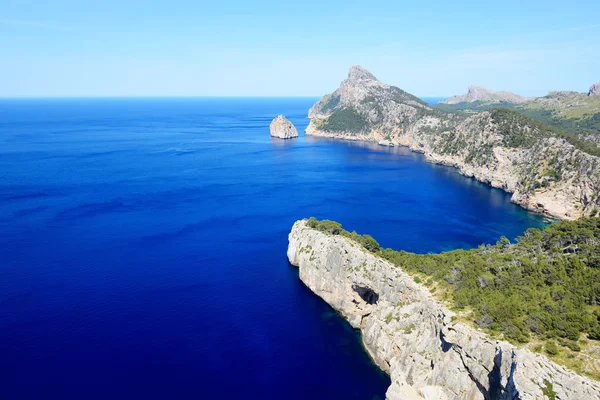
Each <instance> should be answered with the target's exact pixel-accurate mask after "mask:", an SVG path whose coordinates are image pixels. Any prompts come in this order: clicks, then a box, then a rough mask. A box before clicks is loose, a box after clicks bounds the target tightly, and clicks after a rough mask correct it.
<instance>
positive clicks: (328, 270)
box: [287, 221, 600, 400]
mask: <svg viewBox="0 0 600 400" xmlns="http://www.w3.org/2000/svg"><path fill="white" fill-rule="evenodd" d="M287 256H288V259H289V261H290V263H291V264H293V265H295V266H298V267H299V269H300V279H301V280H302V281H303V282H304V283H305V284H306V286H308V287H309V288H310V289H311V290H312V291H313V292H314V293H316V294H317V295H318V296H320V297H321V298H323V299H324V300H325V301H326V302H327V303H329V304H330V305H331V306H332V307H333V308H334V309H335V310H337V311H338V312H339V313H340V314H341V315H342V316H343V317H344V318H345V319H346V320H347V321H348V322H349V323H350V324H351V325H352V326H353V327H354V328H356V329H360V331H361V333H362V338H363V343H364V346H365V348H366V350H367V351H368V352H369V354H370V355H371V356H372V358H373V360H374V361H375V363H376V364H377V365H378V366H379V367H380V368H381V369H382V370H384V371H385V372H387V373H388V374H389V375H390V377H391V381H392V384H391V386H390V387H389V389H388V391H387V398H388V399H390V400H395V399H398V400H400V399H401V400H406V399H428V400H443V399H447V400H451V399H456V400H458V399H513V400H514V399H522V400H526V399H581V400H584V399H600V385H599V384H598V382H595V381H592V380H590V379H588V378H585V377H582V376H579V375H577V374H575V373H574V372H572V371H570V370H568V369H566V368H564V367H562V366H559V365H557V364H555V363H554V362H552V361H551V360H549V359H548V358H546V357H545V356H543V355H540V354H536V353H532V352H530V351H529V350H527V349H523V348H517V347H515V346H513V345H511V344H510V343H507V342H504V341H498V340H492V339H490V338H488V337H487V336H486V335H485V334H484V333H483V332H481V331H479V330H477V329H475V328H472V327H471V326H469V325H466V324H464V323H459V322H456V321H454V318H453V316H454V313H453V312H452V311H450V310H449V309H448V308H446V306H444V305H443V304H441V303H440V302H439V301H438V300H437V299H436V298H434V297H433V296H432V295H431V293H430V292H429V291H428V289H427V288H425V287H424V286H422V285H420V284H417V283H415V281H414V279H413V278H412V277H410V276H409V275H408V274H406V273H405V272H403V271H402V270H401V269H400V268H398V267H395V266H393V265H392V264H390V263H388V262H387V261H385V260H383V259H381V258H379V257H376V256H375V255H373V254H371V253H369V252H368V251H366V250H365V249H364V248H363V247H362V246H361V245H359V244H358V243H356V242H354V241H352V240H350V239H348V238H345V237H342V236H339V235H328V234H326V233H323V232H320V231H317V230H314V229H311V228H309V227H308V226H307V224H306V221H298V222H296V223H295V224H294V226H293V228H292V231H291V233H290V235H289V246H288V251H287Z"/></svg>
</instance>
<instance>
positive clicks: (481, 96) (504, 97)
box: [440, 86, 530, 104]
mask: <svg viewBox="0 0 600 400" xmlns="http://www.w3.org/2000/svg"><path fill="white" fill-rule="evenodd" d="M529 100H530V99H529V98H527V97H523V96H519V95H518V94H515V93H512V92H507V91H504V90H503V91H500V92H495V91H493V90H489V89H486V88H483V87H481V86H469V89H468V91H467V94H463V95H460V96H452V97H450V98H449V99H448V100H443V101H440V103H442V104H458V103H472V102H475V101H483V102H496V103H512V104H520V103H525V102H527V101H529Z"/></svg>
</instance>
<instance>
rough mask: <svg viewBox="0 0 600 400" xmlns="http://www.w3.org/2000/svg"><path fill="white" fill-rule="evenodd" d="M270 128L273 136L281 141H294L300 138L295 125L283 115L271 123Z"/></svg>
mask: <svg viewBox="0 0 600 400" xmlns="http://www.w3.org/2000/svg"><path fill="white" fill-rule="evenodd" d="M269 128H270V130H271V136H273V137H277V138H280V139H292V138H295V137H298V131H297V130H296V127H295V126H294V124H292V122H291V121H290V120H289V119H287V118H286V117H284V116H283V115H278V116H277V117H275V118H274V119H273V121H271V125H270V126H269Z"/></svg>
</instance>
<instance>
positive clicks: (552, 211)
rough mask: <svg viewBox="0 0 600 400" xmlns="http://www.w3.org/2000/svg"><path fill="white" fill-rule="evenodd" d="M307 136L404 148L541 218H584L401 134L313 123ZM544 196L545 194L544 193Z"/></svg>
mask: <svg viewBox="0 0 600 400" xmlns="http://www.w3.org/2000/svg"><path fill="white" fill-rule="evenodd" d="M305 134H306V135H307V136H313V137H321V138H327V139H333V140H343V141H353V142H368V143H373V144H376V145H377V146H381V147H396V146H397V147H405V148H408V149H409V150H410V151H412V152H415V153H420V154H423V155H424V159H425V161H426V162H428V163H432V164H438V165H444V166H447V167H453V168H456V169H457V170H458V173H459V174H461V175H463V176H465V177H467V178H473V179H475V180H477V181H478V182H481V183H484V184H486V185H488V186H490V187H493V188H496V189H501V190H503V191H504V192H506V193H509V194H511V195H512V196H511V202H512V203H514V204H517V205H519V206H520V207H522V208H524V209H526V210H528V211H532V212H535V213H537V214H539V215H542V216H544V217H546V218H549V219H552V220H575V219H578V218H580V217H581V215H572V214H567V213H565V210H564V208H563V207H561V205H560V204H559V203H557V202H556V201H554V199H549V198H544V197H535V196H534V197H532V196H530V195H528V194H523V193H519V192H518V191H517V190H515V189H514V186H515V182H514V181H515V176H514V175H512V174H510V173H509V174H504V175H505V176H494V175H493V174H490V171H489V170H487V171H486V168H482V167H480V168H475V167H473V166H471V165H469V164H467V163H465V162H464V161H462V160H461V159H460V158H459V157H456V156H455V157H452V156H443V155H439V154H436V153H435V152H433V151H431V149H429V148H428V147H426V146H423V145H422V144H419V145H417V144H416V143H415V142H416V141H415V140H414V139H413V138H412V137H411V136H410V135H402V136H398V137H395V138H394V139H395V140H392V141H387V140H385V139H383V137H378V136H382V135H381V134H379V135H378V134H377V132H369V133H367V134H365V133H358V134H352V133H349V132H342V133H338V132H326V131H320V130H318V129H316V128H315V127H314V126H313V123H312V121H311V122H310V124H309V125H308V127H307V128H306V129H305ZM497 151H498V153H500V154H499V155H500V156H501V157H502V158H504V159H505V160H508V159H509V158H510V157H509V156H508V155H507V154H503V153H505V152H506V150H505V149H499V150H497ZM541 194H542V195H543V194H544V193H541Z"/></svg>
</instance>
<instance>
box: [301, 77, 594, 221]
mask: <svg viewBox="0 0 600 400" xmlns="http://www.w3.org/2000/svg"><path fill="white" fill-rule="evenodd" d="M308 116H309V118H310V124H309V126H308V127H307V129H306V134H307V135H314V136H322V137H329V138H337V139H344V140H365V141H372V142H376V143H380V144H382V145H386V146H407V147H409V148H410V149H412V150H413V151H417V152H421V153H424V154H425V157H426V159H427V160H428V161H431V162H435V163H439V164H444V165H449V166H453V167H456V168H458V169H459V171H460V172H461V173H462V174H463V175H466V176H469V177H474V178H475V179H477V180H479V181H481V182H485V183H488V184H490V185H491V186H493V187H497V188H500V189H503V190H505V191H507V192H509V193H512V194H513V195H512V201H513V202H515V203H517V204H519V205H521V206H523V207H525V208H527V209H530V210H534V211H537V212H540V213H542V214H546V215H549V216H552V217H555V218H560V219H578V218H580V217H582V216H590V215H595V214H596V213H598V212H599V211H600V157H596V156H593V155H590V154H588V153H586V152H584V151H582V150H580V149H579V148H576V147H575V146H574V145H572V144H571V143H569V142H568V141H567V140H565V139H564V138H561V137H558V136H556V135H555V134H554V133H553V132H552V131H551V130H549V129H548V127H547V126H544V125H543V124H540V123H539V122H537V121H535V120H532V119H530V118H527V117H525V116H523V115H521V114H519V113H517V112H515V111H510V110H491V111H483V112H480V113H476V114H459V113H449V112H444V111H441V110H439V109H435V108H433V107H431V106H429V105H428V104H426V103H425V102H423V101H422V100H420V99H419V98H417V97H415V96H413V95H411V94H409V93H407V92H405V91H403V90H401V89H399V88H396V87H393V86H390V85H387V84H384V83H382V82H379V81H378V80H377V79H376V78H375V77H374V76H373V75H372V74H370V73H369V72H368V71H366V70H364V68H361V67H358V66H355V67H352V68H351V69H350V72H349V74H348V78H347V79H346V80H344V81H343V82H342V83H341V84H340V87H339V88H338V89H337V90H336V91H335V92H333V93H332V94H330V95H326V96H324V97H323V98H322V99H321V100H320V101H319V102H317V103H316V104H315V105H314V106H313V107H312V108H311V109H310V111H309V113H308Z"/></svg>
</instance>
